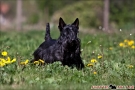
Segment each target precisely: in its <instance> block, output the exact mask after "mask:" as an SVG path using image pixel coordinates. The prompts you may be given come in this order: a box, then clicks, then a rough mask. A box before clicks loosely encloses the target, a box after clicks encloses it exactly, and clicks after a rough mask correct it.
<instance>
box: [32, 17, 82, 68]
mask: <svg viewBox="0 0 135 90" xmlns="http://www.w3.org/2000/svg"><path fill="white" fill-rule="evenodd" d="M58 28H59V30H60V36H59V38H58V39H57V40H56V39H52V38H51V36H50V26H49V23H47V24H46V34H45V38H44V39H45V41H44V42H43V43H42V44H41V45H40V46H39V47H38V48H37V50H35V52H34V53H33V55H34V59H33V60H32V61H31V62H33V61H36V60H39V59H42V60H44V61H45V63H53V62H55V61H60V62H62V64H63V65H67V66H69V67H73V66H75V67H77V69H82V68H83V67H84V64H83V62H82V59H81V57H80V54H81V51H80V39H79V38H78V37H77V34H78V29H79V19H78V18H77V19H76V20H75V21H74V22H73V23H72V24H68V25H66V23H65V22H64V21H63V19H62V18H60V19H59V26H58Z"/></svg>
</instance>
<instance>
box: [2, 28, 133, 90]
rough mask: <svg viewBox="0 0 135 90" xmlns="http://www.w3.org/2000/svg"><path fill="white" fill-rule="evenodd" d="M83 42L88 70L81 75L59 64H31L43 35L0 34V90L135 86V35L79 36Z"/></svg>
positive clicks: (42, 62)
mask: <svg viewBox="0 0 135 90" xmlns="http://www.w3.org/2000/svg"><path fill="white" fill-rule="evenodd" d="M51 35H52V37H53V38H58V36H59V33H58V32H57V31H55V30H54V31H52V33H51ZM80 39H81V52H82V54H81V57H82V59H83V61H84V64H85V68H84V69H83V70H81V71H78V70H77V69H76V68H74V69H71V68H69V67H67V66H66V67H63V66H62V65H61V63H60V62H56V63H53V64H48V65H43V66H42V65H40V64H44V63H45V62H44V61H43V60H38V61H37V62H34V64H30V63H29V61H30V60H31V59H32V58H33V56H32V53H33V52H34V50H35V49H36V48H37V47H38V46H39V45H40V44H41V43H42V42H43V41H44V31H29V32H0V53H1V55H0V65H1V67H0V89H1V90H3V89H10V88H13V89H58V90H59V89H61V90H63V89H71V90H73V89H76V90H78V89H83V90H84V89H85V90H89V89H90V88H91V86H93V85H110V84H115V85H135V75H134V73H135V48H134V46H135V43H134V42H135V35H134V34H132V35H130V34H126V33H122V34H110V35H107V34H104V33H100V34H82V33H81V32H80ZM12 60H13V61H12ZM8 62H9V63H8ZM11 62H12V63H11Z"/></svg>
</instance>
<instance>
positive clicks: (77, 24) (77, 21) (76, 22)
mask: <svg viewBox="0 0 135 90" xmlns="http://www.w3.org/2000/svg"><path fill="white" fill-rule="evenodd" d="M72 25H75V26H76V27H79V19H78V18H76V20H75V21H74V22H73V23H72Z"/></svg>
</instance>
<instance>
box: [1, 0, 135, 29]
mask: <svg viewBox="0 0 135 90" xmlns="http://www.w3.org/2000/svg"><path fill="white" fill-rule="evenodd" d="M0 2H1V3H0V4H1V5H0V6H1V10H0V11H1V12H0V15H1V16H2V17H3V18H4V20H5V21H7V22H8V24H7V25H5V24H3V22H2V20H1V29H3V28H2V27H4V29H5V28H7V27H8V28H12V29H14V28H15V27H16V16H17V15H16V14H17V8H18V7H17V0H1V1H0ZM104 2H105V1H104V0H22V2H21V5H22V7H21V9H22V10H21V11H22V13H21V24H22V25H21V26H22V27H23V29H25V30H27V29H44V27H45V24H46V23H47V22H50V23H51V26H57V25H58V20H59V17H62V18H63V19H64V20H65V22H68V23H71V22H73V21H74V20H75V18H79V20H80V27H82V28H87V29H88V30H91V29H94V30H99V29H102V28H103V16H104V14H103V12H104ZM3 4H7V6H8V8H9V9H8V10H7V12H6V13H4V14H3V11H2V7H3V6H4V5H3ZM118 29H123V30H134V29H135V0H109V30H111V31H113V30H118ZM84 30H85V29H84Z"/></svg>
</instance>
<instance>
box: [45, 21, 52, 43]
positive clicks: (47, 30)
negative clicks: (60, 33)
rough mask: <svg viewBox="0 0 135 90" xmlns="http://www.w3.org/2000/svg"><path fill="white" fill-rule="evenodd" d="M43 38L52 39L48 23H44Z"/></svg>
mask: <svg viewBox="0 0 135 90" xmlns="http://www.w3.org/2000/svg"><path fill="white" fill-rule="evenodd" d="M44 39H45V40H50V39H52V38H51V36H50V25H49V23H47V24H46V34H45V38H44Z"/></svg>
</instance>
